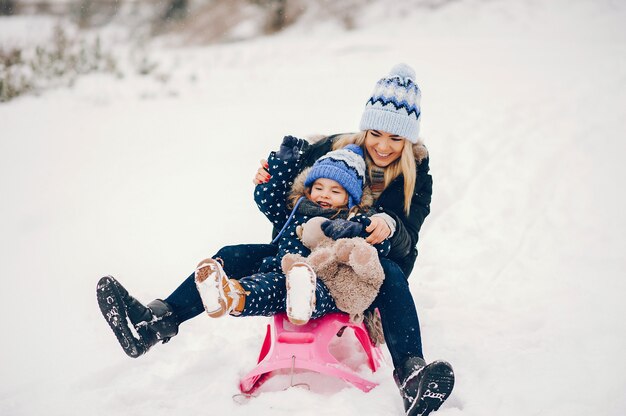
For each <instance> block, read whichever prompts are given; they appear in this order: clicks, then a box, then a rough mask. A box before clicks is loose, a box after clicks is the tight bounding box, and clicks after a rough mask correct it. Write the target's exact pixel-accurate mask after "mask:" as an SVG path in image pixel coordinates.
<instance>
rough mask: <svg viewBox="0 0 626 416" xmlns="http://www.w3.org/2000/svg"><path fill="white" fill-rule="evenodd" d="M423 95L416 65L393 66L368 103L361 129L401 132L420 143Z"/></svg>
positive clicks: (378, 84) (377, 84)
mask: <svg viewBox="0 0 626 416" xmlns="http://www.w3.org/2000/svg"><path fill="white" fill-rule="evenodd" d="M421 97H422V92H421V91H420V89H419V87H418V86H417V84H416V83H415V71H413V68H411V67H410V66H408V65H406V64H398V65H396V66H394V67H393V68H392V69H391V71H390V72H389V76H388V77H386V78H382V79H380V80H379V81H378V82H377V83H376V87H375V88H374V92H373V93H372V96H371V97H370V99H369V100H368V101H367V103H366V104H365V111H364V112H363V117H361V124H360V127H359V128H360V129H361V130H380V131H384V132H387V133H391V134H397V135H398V136H402V137H404V138H406V139H407V140H408V141H410V142H411V143H417V138H418V136H419V132H420V99H421Z"/></svg>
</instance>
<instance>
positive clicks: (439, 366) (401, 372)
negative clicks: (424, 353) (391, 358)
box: [393, 357, 454, 416]
mask: <svg viewBox="0 0 626 416" xmlns="http://www.w3.org/2000/svg"><path fill="white" fill-rule="evenodd" d="M393 376H394V379H395V380H396V384H398V387H399V388H400V394H401V395H402V398H403V399H404V410H405V411H406V415H407V416H418V415H419V416H426V415H429V414H430V413H431V412H434V411H436V410H438V409H439V407H440V406H441V405H442V404H443V402H444V401H445V400H446V399H447V398H448V397H449V396H450V393H451V392H452V388H453V387H454V371H453V370H452V366H451V365H450V364H449V363H447V362H445V361H434V362H432V363H430V364H426V361H424V359H422V358H419V357H411V358H409V359H407V360H406V361H405V362H404V365H402V366H401V367H400V368H397V369H395V370H394V371H393Z"/></svg>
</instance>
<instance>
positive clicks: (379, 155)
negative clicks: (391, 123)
mask: <svg viewBox="0 0 626 416" xmlns="http://www.w3.org/2000/svg"><path fill="white" fill-rule="evenodd" d="M405 142H406V139H405V138H404V137H402V136H398V135H396V134H390V133H386V132H384V131H379V130H368V131H367V132H366V133H365V148H366V149H367V153H368V154H369V155H370V157H371V158H372V161H374V164H375V165H376V166H378V167H381V168H384V167H387V166H389V165H390V164H391V163H393V162H395V161H396V160H398V159H399V158H400V156H401V155H402V149H404V143H405Z"/></svg>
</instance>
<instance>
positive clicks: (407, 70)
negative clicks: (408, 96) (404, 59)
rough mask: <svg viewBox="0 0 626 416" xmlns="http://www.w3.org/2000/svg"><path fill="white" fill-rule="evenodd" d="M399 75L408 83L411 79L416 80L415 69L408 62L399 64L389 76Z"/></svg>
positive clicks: (392, 69)
mask: <svg viewBox="0 0 626 416" xmlns="http://www.w3.org/2000/svg"><path fill="white" fill-rule="evenodd" d="M394 77H398V78H400V79H401V80H403V81H404V82H405V83H406V80H408V79H410V80H411V81H413V82H415V71H414V70H413V68H411V67H410V66H408V65H407V64H397V65H395V66H394V67H393V68H391V71H389V78H394Z"/></svg>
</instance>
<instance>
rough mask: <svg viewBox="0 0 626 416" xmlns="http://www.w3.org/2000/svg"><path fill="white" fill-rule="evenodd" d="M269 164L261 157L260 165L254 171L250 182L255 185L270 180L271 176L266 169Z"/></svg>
mask: <svg viewBox="0 0 626 416" xmlns="http://www.w3.org/2000/svg"><path fill="white" fill-rule="evenodd" d="M269 167H270V165H268V164H267V160H265V159H261V167H260V168H259V169H258V170H257V171H256V175H254V179H253V180H252V182H253V183H254V184H255V185H260V184H262V183H267V181H269V180H270V178H271V176H270V173H269V172H268V171H267V169H268V168H269Z"/></svg>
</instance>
